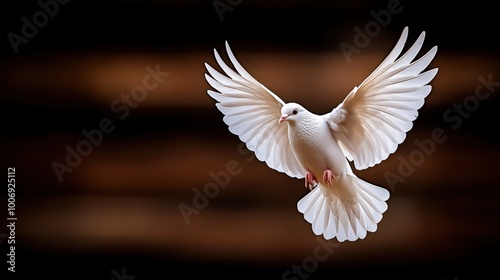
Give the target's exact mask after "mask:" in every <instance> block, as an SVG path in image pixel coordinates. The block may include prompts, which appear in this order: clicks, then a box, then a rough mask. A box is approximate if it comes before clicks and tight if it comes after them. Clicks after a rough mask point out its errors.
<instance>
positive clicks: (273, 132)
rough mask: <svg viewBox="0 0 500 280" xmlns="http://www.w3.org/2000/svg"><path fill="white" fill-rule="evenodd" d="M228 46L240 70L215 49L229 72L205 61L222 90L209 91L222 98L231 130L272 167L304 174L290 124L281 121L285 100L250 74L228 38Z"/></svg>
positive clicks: (210, 77)
mask: <svg viewBox="0 0 500 280" xmlns="http://www.w3.org/2000/svg"><path fill="white" fill-rule="evenodd" d="M226 50H227V54H228V57H229V59H230V60H231V63H232V64H233V66H234V68H235V69H236V71H234V70H233V69H231V68H230V67H228V66H227V65H226V64H225V63H224V61H223V60H222V58H221V57H220V55H219V54H218V53H217V51H216V50H215V49H214V55H215V59H216V60H217V63H218V64H219V66H220V67H221V68H222V70H223V71H224V72H225V74H226V75H223V74H221V73H220V72H218V71H217V70H215V69H214V68H212V67H211V66H210V65H208V64H207V63H205V67H206V68H207V70H208V73H210V75H208V74H205V78H206V80H207V82H208V83H209V84H210V85H211V86H212V87H213V88H214V89H216V90H217V91H218V92H216V91H212V90H208V91H207V93H208V95H210V97H212V98H213V99H215V100H216V101H217V102H218V103H216V106H217V108H218V109H219V110H220V111H221V112H222V113H223V114H224V118H223V120H224V122H225V123H226V124H227V125H228V126H229V131H231V132H232V133H234V134H236V135H238V136H239V138H240V140H241V141H243V142H244V143H246V146H247V148H248V149H249V150H251V151H254V152H255V155H256V157H257V158H258V159H259V160H260V161H265V162H266V163H267V165H268V166H269V167H271V168H273V169H275V170H277V171H279V172H284V173H286V174H287V175H288V176H290V177H296V178H303V177H304V174H305V173H306V171H305V170H304V168H303V167H302V166H301V165H300V163H299V162H298V161H297V159H296V157H295V155H294V153H293V151H292V148H291V146H290V143H289V141H288V125H285V124H282V125H279V123H278V119H279V117H280V116H281V107H282V106H283V105H284V104H285V103H284V102H283V101H282V100H281V99H280V98H279V97H278V96H276V95H275V94H274V93H272V92H271V91H270V90H269V89H267V88H266V87H265V86H264V85H262V84H261V83H259V82H258V81H257V80H256V79H254V78H253V77H252V76H251V75H250V74H248V72H247V71H246V70H245V69H244V68H243V67H242V66H241V65H240V63H239V62H238V61H237V60H236V58H235V56H234V55H233V53H232V51H231V49H230V48H229V44H228V43H227V42H226Z"/></svg>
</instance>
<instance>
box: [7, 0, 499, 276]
mask: <svg viewBox="0 0 500 280" xmlns="http://www.w3.org/2000/svg"><path fill="white" fill-rule="evenodd" d="M41 3H43V4H40V3H37V1H26V2H23V3H17V4H12V3H9V5H10V6H9V7H8V8H6V9H3V10H2V23H3V24H2V28H3V29H2V32H3V34H4V35H5V36H4V40H3V43H2V46H3V47H4V48H3V52H2V57H1V58H2V60H1V64H0V66H1V67H0V71H1V76H0V85H1V90H2V91H1V92H2V93H1V96H0V101H1V102H0V104H1V106H2V112H3V113H4V116H5V117H4V126H3V127H4V129H3V130H2V138H1V141H2V145H1V150H2V167H3V170H6V169H7V167H9V166H14V167H15V168H16V215H17V218H18V221H17V227H16V245H17V246H16V264H17V266H16V267H17V270H18V273H17V275H18V276H19V275H22V274H27V273H28V272H30V271H35V272H36V273H39V275H40V276H49V277H52V278H54V279H60V278H62V277H64V278H82V279H83V278H85V279H112V278H115V279H118V278H119V277H118V276H120V275H121V274H122V273H123V271H122V268H125V271H126V275H132V276H135V277H136V279H158V278H159V277H164V276H167V277H168V276H170V277H171V275H174V273H181V275H184V276H185V277H186V278H188V279H190V278H194V277H207V276H209V277H221V278H232V279H234V278H245V277H251V278H264V279H267V278H269V279H271V278H272V279H276V278H277V279H306V277H307V279H331V278H335V279H348V278H349V279H351V278H360V277H362V276H363V275H365V273H371V275H372V276H381V277H387V278H398V279H455V278H458V279H468V278H469V277H470V278H471V279H477V277H478V275H479V274H481V273H486V272H488V271H494V266H495V265H496V263H497V262H498V261H499V259H498V257H497V251H498V249H500V238H499V234H500V224H499V219H500V191H499V180H498V177H497V174H496V168H497V166H498V165H497V160H498V158H499V156H500V149H499V144H498V143H499V138H498V136H497V132H496V129H497V127H498V117H497V114H496V113H497V111H496V108H498V106H499V98H498V92H499V91H498V89H500V69H499V68H500V66H499V64H498V61H499V60H498V59H499V53H498V48H499V45H498V42H496V40H495V39H494V38H496V37H497V35H498V21H497V20H496V14H495V12H494V9H493V8H492V7H489V6H488V4H485V3H483V2H481V1H479V2H478V1H475V2H473V3H472V2H471V3H466V5H465V4H464V5H458V4H457V5H453V6H448V5H447V6H443V7H436V6H435V5H436V4H434V3H432V2H430V1H380V2H375V1H351V2H349V3H344V4H334V3H330V1H274V2H272V3H268V2H267V1H246V0H243V1H225V0H220V1H183V2H182V3H179V2H173V1H119V0H114V1H111V0H110V1H101V2H98V3H89V2H85V3H82V2H81V1H78V2H77V1H71V2H68V3H66V4H63V1H61V2H55V1H42V2H41ZM47 3H49V4H47ZM40 11H43V13H45V15H46V16H45V17H44V16H43V15H42V14H41V13H40ZM23 17H26V21H28V22H30V23H26V21H25V20H23ZM30 24H31V25H32V26H31V27H30ZM377 26H378V28H377ZM404 26H409V31H410V33H409V34H410V35H409V39H408V43H412V42H413V41H414V40H415V39H416V38H417V37H418V35H419V34H420V32H422V31H426V32H427V39H426V41H425V44H424V46H423V50H422V53H423V52H424V51H427V50H429V49H430V48H431V47H432V46H434V45H438V47H439V51H438V54H437V57H436V59H435V60H434V62H433V63H432V65H431V67H432V68H433V67H439V68H440V70H439V73H438V75H437V77H436V78H435V79H434V80H433V81H432V85H433V91H432V93H431V94H430V96H429V97H428V98H427V100H426V104H425V105H424V107H423V108H422V109H421V110H420V116H419V118H418V119H417V121H416V122H415V124H414V128H413V129H412V130H411V131H410V132H409V133H408V137H407V139H406V141H405V142H404V143H403V144H402V145H400V147H399V149H398V150H397V151H396V153H395V154H393V155H392V156H390V157H389V159H388V160H386V161H384V162H383V163H381V164H379V165H377V166H375V167H373V168H370V169H368V170H363V171H358V172H357V174H358V176H360V177H361V178H364V179H365V180H367V181H370V182H373V183H375V184H378V185H381V186H383V187H386V188H388V189H389V190H390V191H391V198H390V199H389V201H388V204H389V209H388V211H387V212H386V213H385V215H384V218H383V220H382V221H381V223H380V224H379V229H378V231H377V232H376V233H371V234H368V236H367V237H366V238H365V239H364V240H360V241H357V242H354V243H352V242H346V243H342V244H341V245H340V246H339V247H338V248H337V247H335V246H336V245H335V243H336V241H332V242H330V243H329V244H330V245H329V246H331V247H327V248H329V249H326V248H325V247H324V246H326V245H324V244H323V245H322V243H321V242H319V241H318V239H317V238H316V237H315V236H314V234H313V233H312V231H311V228H310V225H309V224H308V223H307V222H306V221H305V220H304V219H303V217H302V215H301V214H300V213H299V212H298V211H297V210H296V202H297V201H298V200H299V199H300V198H301V197H302V196H303V195H305V194H306V191H305V190H304V188H303V182H302V180H294V179H291V178H288V177H287V176H286V175H284V174H281V173H278V172H275V171H273V170H271V169H269V168H268V167H267V166H266V164H265V163H262V162H259V161H258V160H256V159H255V158H253V156H252V154H251V153H249V152H248V151H247V150H246V149H245V148H244V147H243V146H241V143H240V141H239V140H238V138H237V137H236V136H234V135H232V134H231V133H230V132H229V131H228V130H227V128H226V126H225V125H224V123H223V122H222V115H221V113H220V112H219V111H218V110H216V108H215V106H214V101H213V100H211V99H210V98H209V97H208V95H206V90H207V89H209V85H208V84H207V83H206V81H205V79H204V73H205V69H204V62H208V63H210V64H211V65H213V66H216V64H215V59H214V58H213V48H217V49H218V50H219V52H220V53H221V54H223V57H224V58H225V53H224V41H225V40H228V42H229V43H230V44H231V47H232V49H233V51H234V52H235V54H236V56H237V58H238V59H239V60H240V62H241V63H242V65H243V66H244V67H245V68H246V69H247V70H248V71H249V72H250V73H251V74H252V75H253V76H254V77H255V78H257V79H258V80H259V81H260V82H262V83H263V84H265V85H266V86H267V87H268V88H269V89H271V90H272V91H274V92H275V93H276V94H278V95H279V96H280V97H282V99H284V100H285V101H297V102H300V103H302V104H303V105H305V106H306V107H308V108H309V109H311V110H312V111H314V112H316V113H325V112H328V111H329V110H331V109H332V108H333V107H334V106H336V105H337V104H338V103H339V102H340V101H342V99H343V98H344V97H345V95H346V94H347V93H348V92H349V91H350V90H351V89H352V88H353V87H354V86H355V85H358V84H359V83H360V82H361V81H362V80H363V79H364V78H365V77H367V75H368V74H370V73H371V72H372V71H373V70H374V69H375V67H376V66H378V64H379V63H380V62H381V61H382V60H383V59H384V58H385V56H386V55H387V54H388V52H389V51H390V49H391V48H392V47H393V46H394V44H395V42H396V41H397V39H398V38H399V35H400V33H401V31H402V29H403V28H404ZM357 28H359V29H360V30H364V31H365V34H366V32H371V33H369V36H368V37H367V38H368V41H367V42H365V43H366V46H365V45H360V42H361V41H359V40H361V39H359V38H358V39H357V37H356V36H357V35H356V34H357ZM366 28H368V31H366V30H367V29H366ZM370 28H371V29H370ZM23 32H24V35H23ZM12 33H15V34H17V35H18V36H19V37H13V36H14V35H12ZM9 34H10V35H9ZM370 34H371V35H370ZM20 37H22V38H20ZM23 38H24V39H23ZM356 40H358V41H356ZM13 42H15V43H13ZM356 42H357V43H356ZM342 43H347V44H350V45H351V46H354V47H357V48H358V50H359V53H353V54H352V55H350V56H349V57H348V58H346V55H345V54H344V53H343V52H342V48H341V47H340V45H341V44H342ZM356 44H357V45H356ZM16 51H17V52H16ZM141 87H142V89H144V88H146V90H145V91H141ZM435 133H441V138H439V139H446V140H444V141H436V138H434V140H433V138H432V137H433V135H435ZM422 143H423V144H422ZM55 168H57V170H59V174H58V172H55ZM231 172H232V173H231ZM6 173H7V172H6ZM6 173H4V174H6ZM5 176H6V177H7V174H6V175H5ZM388 176H389V177H390V178H393V179H394V178H396V179H394V180H388V179H387V178H388ZM207 186H208V187H207ZM210 187H212V188H211V189H210ZM205 188H209V189H207V190H208V191H212V193H209V194H208V196H209V197H208V198H206V200H204V199H203V198H200V195H199V193H200V192H204V190H205ZM3 189H4V191H2V192H1V195H2V201H3V202H6V201H7V184H5V186H4V188H3ZM204 196H206V194H205V195H204ZM197 206H198V207H197ZM2 207H3V209H2V211H1V212H2V213H4V214H2V215H3V216H2V220H3V221H5V220H6V219H5V218H6V208H7V203H2ZM180 207H181V208H182V209H185V210H186V209H189V208H186V207H191V210H192V211H193V213H196V214H193V215H190V216H189V220H186V219H185V217H184V216H183V215H182V213H181V210H180ZM187 221H188V222H187ZM2 228H3V230H0V234H2V233H3V234H4V235H2V236H0V237H3V238H1V239H0V241H1V245H2V246H4V245H6V240H7V239H6V238H5V233H7V229H6V228H5V227H2ZM332 244H333V245H332ZM318 246H321V247H318ZM334 247H335V248H334ZM318 248H319V249H318ZM332 248H334V249H332ZM329 250H332V251H329ZM318 252H320V254H325V253H327V257H325V258H324V259H322V260H319V259H318V256H317V255H315V254H317V253H318ZM7 253H8V251H7V248H5V247H2V254H1V255H2V260H4V258H6V254H7ZM2 263H3V265H2V270H6V269H7V265H6V264H5V261H2ZM4 267H5V268H4ZM294 267H295V268H297V267H299V269H301V272H302V273H303V274H300V273H298V272H296V271H295V270H294ZM289 271H290V272H289ZM287 272H289V273H287ZM8 275H9V277H11V276H12V274H8ZM117 275H118V276H117ZM493 275H495V274H493ZM122 276H123V275H122ZM2 279H4V278H2ZM124 279H125V278H124Z"/></svg>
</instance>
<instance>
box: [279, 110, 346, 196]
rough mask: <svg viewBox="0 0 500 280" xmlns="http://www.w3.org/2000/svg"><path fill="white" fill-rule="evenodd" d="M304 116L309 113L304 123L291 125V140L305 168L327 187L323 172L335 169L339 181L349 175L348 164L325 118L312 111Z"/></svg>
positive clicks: (289, 136) (289, 126)
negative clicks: (346, 174)
mask: <svg viewBox="0 0 500 280" xmlns="http://www.w3.org/2000/svg"><path fill="white" fill-rule="evenodd" d="M303 114H307V115H306V116H304V118H303V120H301V121H294V122H288V140H289V141H290V146H291V147H292V150H293V153H294V155H295V157H296V158H297V160H298V161H299V163H300V164H301V165H302V167H303V168H304V169H306V170H307V171H309V172H311V173H312V174H313V175H314V177H316V178H317V179H318V180H321V181H320V182H321V183H324V185H325V186H326V185H328V184H327V183H325V182H324V181H323V179H322V178H323V172H324V171H325V170H331V171H332V173H333V175H334V176H335V178H339V177H340V176H341V175H343V174H344V173H345V172H346V164H347V161H346V160H345V156H344V153H343V152H342V150H341V149H340V146H339V144H338V143H337V141H336V140H335V138H333V135H332V134H331V132H330V128H329V126H328V123H327V122H326V121H325V119H324V118H323V117H321V116H318V115H313V114H312V113H310V112H303ZM317 135H323V136H324V137H321V138H319V137H317ZM320 182H318V183H320Z"/></svg>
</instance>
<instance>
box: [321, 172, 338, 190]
mask: <svg viewBox="0 0 500 280" xmlns="http://www.w3.org/2000/svg"><path fill="white" fill-rule="evenodd" d="M334 179H335V176H334V175H333V172H332V171H331V170H330V169H327V170H325V172H323V181H325V183H327V184H328V185H329V186H330V187H331V186H332V181H333V180H334Z"/></svg>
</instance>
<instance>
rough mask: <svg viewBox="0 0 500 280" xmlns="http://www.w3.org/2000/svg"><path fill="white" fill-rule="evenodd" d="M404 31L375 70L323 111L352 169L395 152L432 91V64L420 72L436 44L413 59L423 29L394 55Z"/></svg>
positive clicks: (362, 166)
mask: <svg viewBox="0 0 500 280" xmlns="http://www.w3.org/2000/svg"><path fill="white" fill-rule="evenodd" d="M407 36H408V28H407V27H406V28H405V29H404V30H403V33H402V34H401V37H400V38H399V41H398V42H397V43H396V46H395V47H394V49H393V50H392V51H391V52H390V53H389V55H388V56H387V57H386V59H385V60H384V61H383V62H382V63H381V64H380V65H379V66H378V67H377V69H375V71H373V73H372V74H370V76H368V78H366V79H365V80H364V81H363V82H362V83H361V84H360V85H359V87H354V89H353V90H352V91H351V92H350V93H349V94H348V95H347V97H346V98H345V99H344V101H343V102H342V103H341V104H340V105H339V106H337V107H336V108H335V109H333V110H332V111H331V112H330V113H328V114H326V115H324V117H325V119H326V120H327V121H328V124H329V126H330V128H331V131H332V133H333V134H334V136H335V138H336V139H337V140H338V142H339V144H340V146H341V148H342V150H343V151H344V153H345V154H346V156H347V158H348V159H349V160H351V161H354V166H355V167H356V169H365V168H368V167H371V166H373V165H375V164H378V163H380V162H381V161H382V160H385V159H386V158H387V157H388V156H389V155H390V154H391V153H393V152H395V151H396V149H397V147H398V145H399V144H400V143H402V142H403V141H404V139H405V138H406V132H408V131H409V130H410V129H411V128H412V126H413V123H412V122H413V121H414V120H415V119H416V118H417V115H418V112H417V110H418V109H420V108H421V107H422V105H423V104H424V99H425V97H426V96H427V95H428V94H429V93H430V92H431V86H430V85H427V84H428V83H429V82H430V81H431V80H432V79H433V78H434V76H435V75H436V73H437V68H435V69H432V70H429V71H426V72H423V73H421V72H422V71H423V70H424V69H425V68H426V67H427V66H428V65H429V64H430V62H431V61H432V59H433V58H434V56H435V55H436V52H437V47H433V48H432V49H431V50H429V51H428V52H427V53H426V54H425V55H423V56H422V57H421V58H419V59H417V60H415V61H413V59H414V58H415V56H416V55H417V53H418V52H419V51H420V48H421V47H422V44H423V41H424V37H425V33H424V32H422V33H421V34H420V36H419V37H418V39H417V41H416V42H415V43H414V44H413V46H412V47H411V48H410V49H409V50H408V51H407V52H406V53H405V54H404V55H403V56H401V57H400V58H398V57H399V55H400V54H401V51H402V50H403V47H404V45H405V42H406V38H407ZM397 58H398V59H397ZM396 59H397V60H396Z"/></svg>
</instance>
